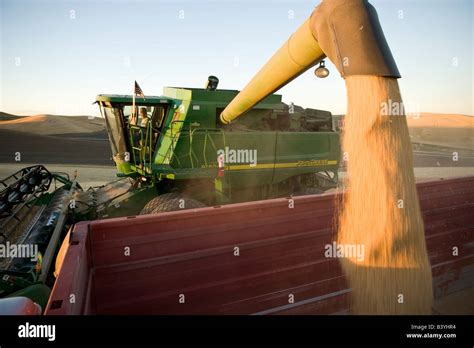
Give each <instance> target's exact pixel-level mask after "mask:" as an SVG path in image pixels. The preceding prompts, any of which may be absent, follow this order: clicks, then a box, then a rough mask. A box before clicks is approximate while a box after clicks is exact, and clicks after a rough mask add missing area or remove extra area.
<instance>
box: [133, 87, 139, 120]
mask: <svg viewBox="0 0 474 348" xmlns="http://www.w3.org/2000/svg"><path fill="white" fill-rule="evenodd" d="M136 84H137V81H135V84H134V85H133V93H132V96H133V102H132V120H135V86H136ZM136 121H138V120H136ZM136 121H135V122H136Z"/></svg>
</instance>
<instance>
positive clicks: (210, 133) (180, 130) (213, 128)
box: [97, 76, 340, 215]
mask: <svg viewBox="0 0 474 348" xmlns="http://www.w3.org/2000/svg"><path fill="white" fill-rule="evenodd" d="M217 81H218V80H217V78H215V77H214V76H210V77H209V79H208V84H207V88H205V89H198V88H172V87H166V88H164V93H163V96H159V97H153V96H147V97H145V98H137V100H136V104H135V110H132V108H133V100H132V99H133V98H132V96H121V95H98V96H97V103H98V104H99V106H100V109H101V112H102V115H103V117H104V118H105V120H106V124H107V130H108V134H109V138H110V143H111V146H112V153H113V155H114V161H115V163H116V165H117V169H118V171H119V175H121V176H127V177H130V178H133V179H136V180H138V182H139V183H140V185H141V186H146V187H147V188H148V189H149V190H151V191H152V192H147V193H146V196H147V198H148V199H149V201H148V203H147V204H146V206H145V207H144V208H143V209H141V211H135V212H134V213H140V212H141V213H142V214H143V213H154V212H160V211H170V210H178V209H187V208H194V207H200V206H212V205H216V204H226V203H236V202H244V201H252V200H261V199H268V198H274V197H282V196H289V195H303V194H311V193H321V192H323V191H325V190H327V189H330V188H333V187H335V186H336V185H337V181H338V167H339V157H340V145H339V135H338V134H337V133H336V132H335V131H333V122H332V115H331V113H330V112H327V111H322V110H315V109H303V108H301V107H299V106H295V105H293V104H290V105H287V104H285V103H283V102H282V101H281V95H277V94H273V95H270V96H268V97H267V98H265V99H264V100H262V101H261V102H260V103H259V104H257V105H256V106H255V107H254V108H252V109H251V110H250V111H249V112H247V113H246V114H245V115H244V116H242V117H241V118H239V120H238V121H237V122H235V123H232V124H228V125H223V124H221V123H220V122H219V115H220V113H221V112H222V111H223V110H224V109H225V107H226V106H227V105H228V104H229V103H230V101H231V100H232V99H233V98H234V97H235V96H236V95H237V94H238V93H239V91H236V90H218V89H217ZM132 111H133V112H132ZM135 194H136V192H135ZM131 195H133V193H131ZM129 198H130V195H127V196H126V197H125V196H123V197H122V201H126V200H127V199H129ZM134 201H135V202H136V199H135V200H134ZM180 203H181V205H180ZM130 208H131V207H130ZM137 208H138V206H136V205H135V210H136V209H137ZM140 208H141V207H140ZM112 210H113V209H112ZM132 210H134V209H132ZM110 214H113V215H115V214H114V213H113V212H110ZM107 215H109V214H107Z"/></svg>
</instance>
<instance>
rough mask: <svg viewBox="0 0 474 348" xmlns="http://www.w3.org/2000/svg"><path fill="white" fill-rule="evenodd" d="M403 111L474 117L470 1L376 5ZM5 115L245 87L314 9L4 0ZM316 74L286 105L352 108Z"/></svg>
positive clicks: (205, 0) (407, 0) (307, 5)
mask: <svg viewBox="0 0 474 348" xmlns="http://www.w3.org/2000/svg"><path fill="white" fill-rule="evenodd" d="M370 2H371V3H372V4H373V5H374V6H375V7H376V9H377V11H378V14H379V18H380V21H381V23H382V27H383V29H384V32H385V36H386V38H387V40H388V42H389V45H390V47H391V50H392V52H393V54H394V56H395V60H396V62H397V64H398V67H399V70H400V72H401V74H402V79H401V80H400V84H401V88H402V95H403V97H404V100H405V103H406V104H407V107H408V108H409V109H410V107H411V108H412V109H414V110H415V109H419V111H426V112H440V113H462V114H469V115H473V114H474V110H473V100H474V98H473V80H474V78H473V77H474V76H473V58H474V57H473V56H474V53H473V51H474V49H473V46H474V45H473V36H474V30H473V17H474V14H473V2H474V1H472V0H372V1H370ZM0 4H1V5H0V15H1V17H0V25H1V33H0V34H1V37H0V40H1V45H0V49H1V53H0V58H1V62H0V66H1V71H0V88H1V90H0V111H5V112H9V113H13V114H20V115H34V114H40V113H50V114H62V115H97V114H98V112H97V107H96V106H92V105H91V104H92V102H93V101H94V100H95V96H96V95H97V94H99V93H123V94H130V93H131V92H132V90H133V89H132V88H133V81H134V80H135V79H136V80H137V81H138V82H139V84H140V86H141V87H142V89H143V91H144V93H145V95H147V94H148V95H159V94H161V92H162V87H163V86H189V87H203V85H204V83H205V81H206V79H207V76H208V75H211V74H213V75H216V76H218V77H219V79H220V81H221V82H220V87H221V88H229V89H241V88H242V87H243V86H244V85H245V84H246V83H247V82H248V81H249V80H250V78H251V77H252V76H253V75H254V74H255V73H256V72H257V71H258V69H259V68H260V67H261V66H262V65H263V63H265V62H266V60H267V59H268V58H269V57H270V56H271V55H272V54H273V53H274V52H275V51H276V50H277V49H278V48H279V47H280V46H281V44H282V43H283V42H284V41H286V40H287V38H288V37H289V36H290V35H291V33H292V32H294V31H295V29H296V28H297V27H298V26H299V25H300V24H301V23H302V22H303V21H304V20H305V19H306V18H307V17H308V16H309V15H310V13H311V12H312V10H313V8H314V7H315V6H316V5H317V4H318V1H309V0H291V1H278V0H274V1H271V0H265V1H264V0H232V1H221V0H214V1H211V0H202V1H199V0H188V1H183V0H177V1H165V0H155V1H146V0H145V1H132V0H120V1H99V0H89V1H88V0H81V1H53V0H49V1H44V0H0ZM327 65H328V67H329V69H330V70H331V75H330V76H329V77H328V78H326V79H317V78H316V77H315V76H314V74H313V71H312V70H310V71H308V72H307V73H305V74H304V75H302V76H300V77H299V78H298V79H296V80H294V81H293V82H291V83H290V84H289V85H288V86H286V87H284V88H283V89H282V90H281V91H280V93H282V94H283V99H284V101H285V102H294V103H296V104H299V105H302V106H304V107H314V108H320V109H326V110H329V111H332V112H333V113H334V114H339V113H344V112H345V110H346V94H345V88H344V81H343V79H342V78H340V76H339V74H338V72H337V70H336V69H335V68H334V67H333V66H332V64H327Z"/></svg>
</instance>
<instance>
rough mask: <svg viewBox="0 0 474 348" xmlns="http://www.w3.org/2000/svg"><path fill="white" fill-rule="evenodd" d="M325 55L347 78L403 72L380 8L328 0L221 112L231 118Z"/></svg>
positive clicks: (225, 120)
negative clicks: (380, 14)
mask: <svg viewBox="0 0 474 348" xmlns="http://www.w3.org/2000/svg"><path fill="white" fill-rule="evenodd" d="M325 57H328V58H329V59H330V60H331V61H332V62H333V63H334V64H335V65H336V67H337V69H338V70H339V72H340V73H341V76H342V77H346V76H349V75H374V76H386V77H395V78H398V77H400V74H399V72H398V69H397V66H396V64H395V61H394V59H393V57H392V53H391V52H390V49H389V47H388V44H387V42H386V40H385V37H384V34H383V31H382V28H381V27H380V23H379V20H378V16H377V12H376V11H375V8H374V7H373V6H372V5H370V4H369V3H368V2H367V1H364V0H323V1H322V2H321V4H320V5H319V6H318V7H316V9H315V10H314V12H313V13H312V14H311V16H310V18H308V19H307V20H306V21H305V22H304V23H303V25H302V26H301V27H299V29H298V30H297V31H296V32H295V33H294V34H293V35H292V36H291V37H290V38H289V39H288V41H286V42H285V43H284V44H283V46H282V47H281V48H280V49H279V50H278V51H277V52H276V53H275V54H274V55H273V56H272V57H271V58H270V60H269V61H268V62H267V63H266V64H265V65H264V66H263V67H262V69H261V70H260V71H259V72H258V73H257V74H256V75H255V76H254V78H253V79H252V80H251V81H250V82H249V83H248V84H247V86H246V87H245V88H244V89H243V90H242V91H241V92H240V93H239V94H238V95H237V96H236V97H235V98H234V99H233V100H232V102H231V103H230V104H229V105H228V106H227V107H226V108H225V109H224V111H223V112H222V113H221V115H220V121H221V122H222V123H224V124H227V123H230V122H232V120H234V119H235V118H237V117H239V116H240V115H242V114H244V113H245V112H246V111H248V110H249V109H251V108H252V107H253V106H255V105H256V104H257V103H258V102H260V101H261V100H262V99H264V98H265V97H267V96H268V95H270V94H272V93H274V92H275V91H277V90H278V89H280V88H281V87H283V86H284V85H286V84H287V83H288V82H290V81H291V80H293V79H294V78H296V77H298V76H299V75H300V74H302V73H304V72H305V71H306V70H308V69H310V68H311V67H313V66H314V65H316V64H317V63H319V62H320V61H321V60H323V59H324V58H325Z"/></svg>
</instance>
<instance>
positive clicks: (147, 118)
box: [97, 95, 176, 177]
mask: <svg viewBox="0 0 474 348" xmlns="http://www.w3.org/2000/svg"><path fill="white" fill-rule="evenodd" d="M142 99H143V98H142ZM97 102H98V104H99V106H100V110H101V114H102V116H103V117H104V119H105V122H106V125H107V131H108V135H109V141H110V145H111V147H112V153H113V159H114V162H115V164H116V166H117V170H118V171H119V173H121V174H122V175H131V176H133V175H143V176H145V177H146V176H148V177H151V174H152V173H151V164H152V161H153V158H154V155H155V149H156V145H157V143H158V141H159V140H160V135H161V134H162V131H163V126H164V124H165V121H166V118H167V116H168V115H169V113H170V112H171V110H172V109H173V106H176V104H175V103H174V101H173V100H172V99H167V98H160V97H147V98H146V99H143V100H139V101H138V103H136V105H135V110H133V103H132V97H131V96H124V95H99V96H98V97H97Z"/></svg>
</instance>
